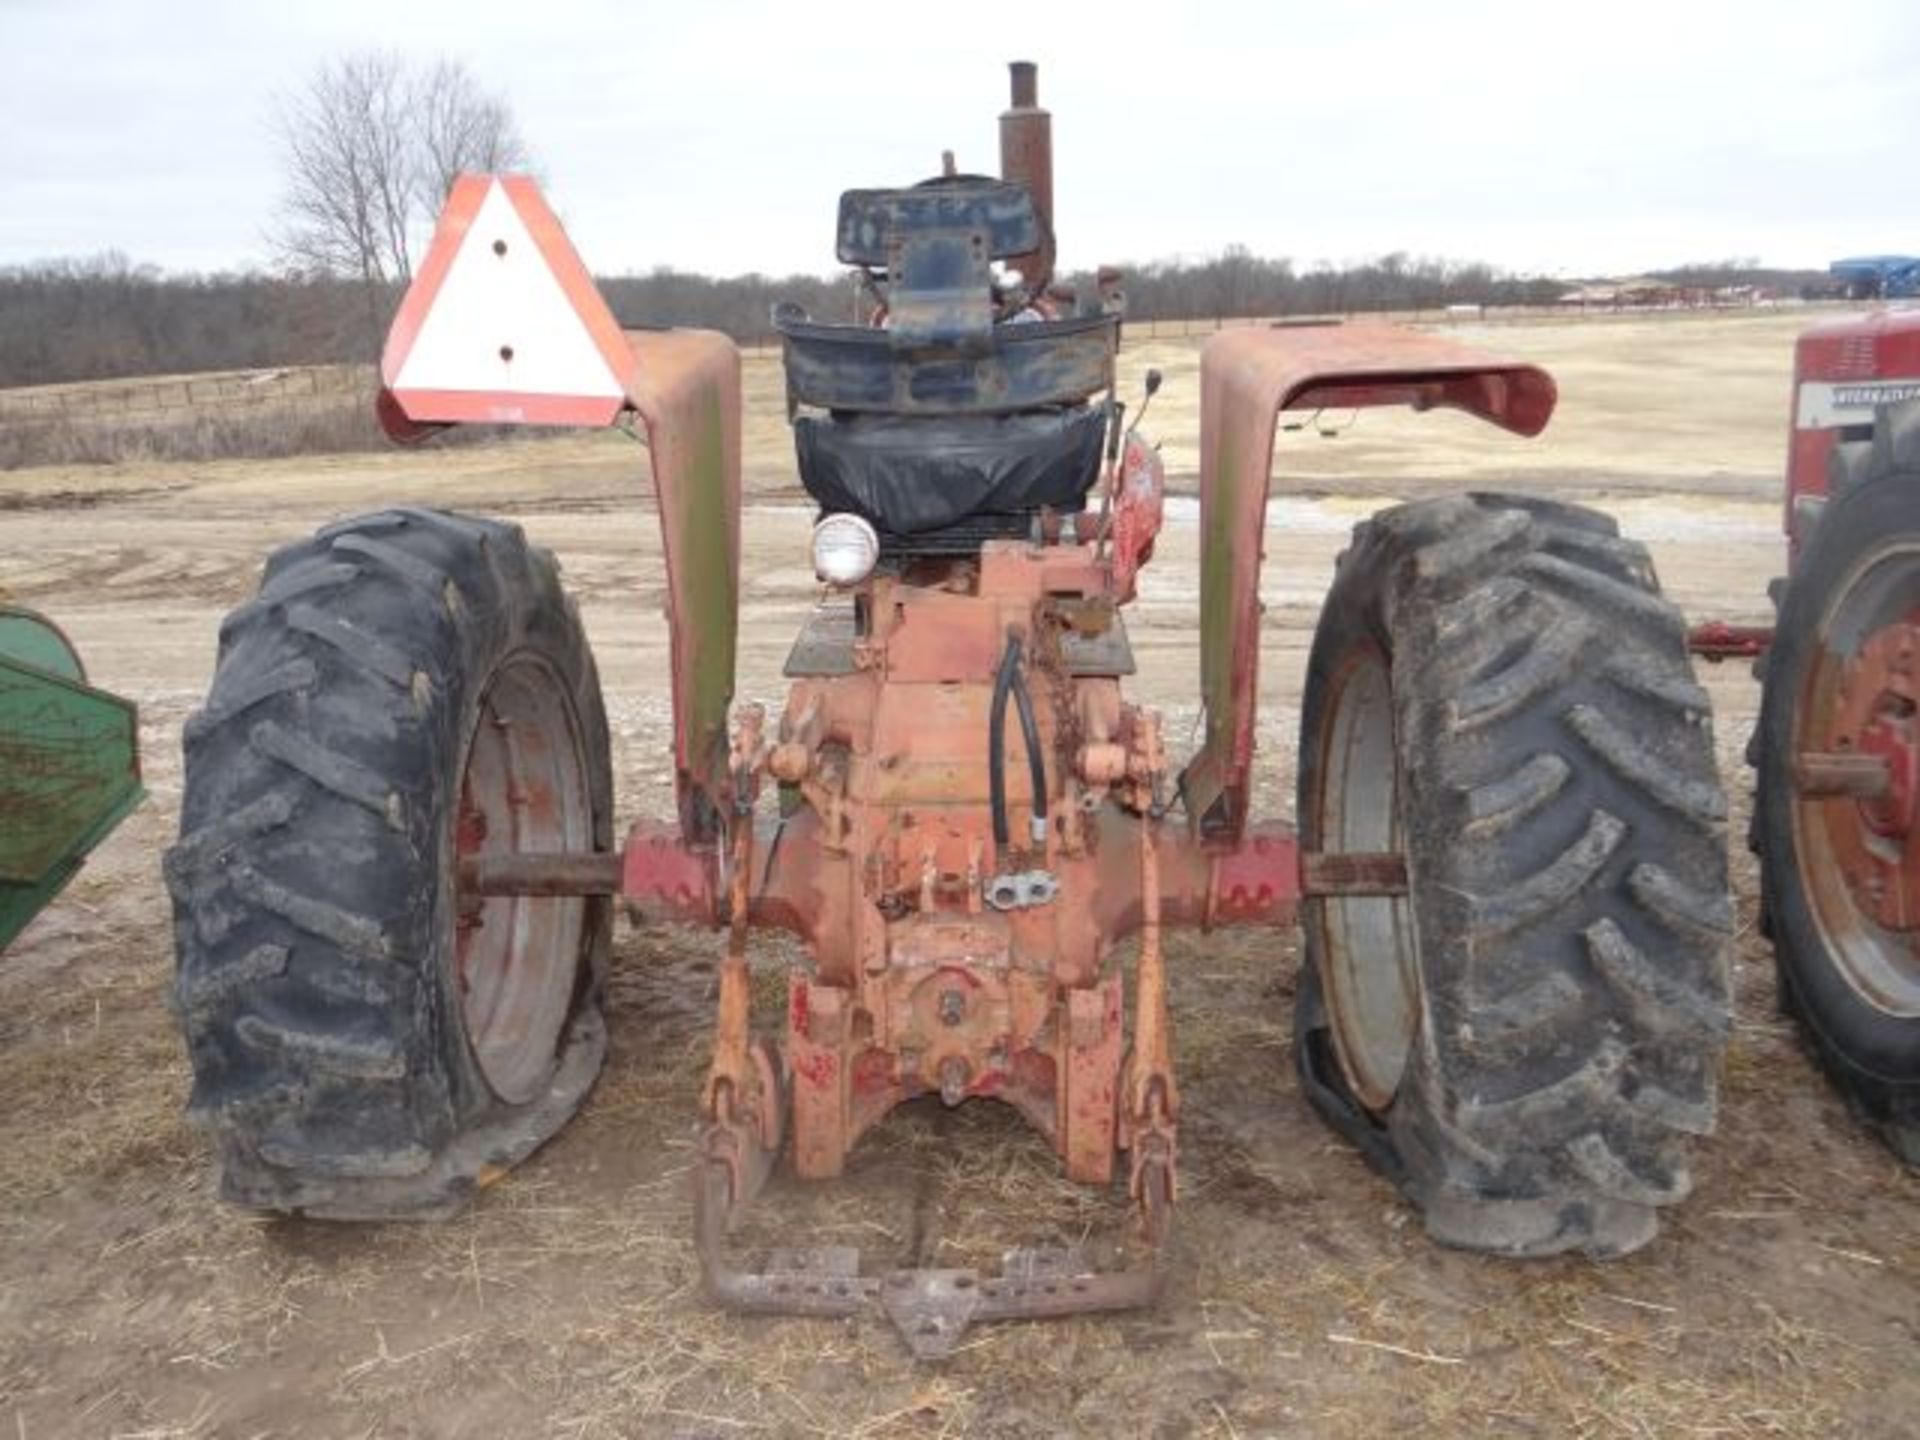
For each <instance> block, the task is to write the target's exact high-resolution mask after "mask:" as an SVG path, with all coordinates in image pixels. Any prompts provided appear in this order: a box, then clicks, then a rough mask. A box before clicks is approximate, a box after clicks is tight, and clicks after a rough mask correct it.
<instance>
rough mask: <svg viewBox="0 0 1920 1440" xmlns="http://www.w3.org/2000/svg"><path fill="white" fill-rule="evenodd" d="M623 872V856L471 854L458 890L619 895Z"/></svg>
mask: <svg viewBox="0 0 1920 1440" xmlns="http://www.w3.org/2000/svg"><path fill="white" fill-rule="evenodd" d="M622 873H623V861H622V859H621V857H620V856H619V855H617V854H613V853H610V852H598V851H591V850H588V851H581V852H578V853H572V852H567V851H556V852H552V853H549V854H541V853H539V852H529V851H515V852H512V853H508V854H496V855H470V856H467V857H465V858H463V859H462V860H461V861H460V874H459V888H460V890H461V892H462V893H463V894H468V895H617V894H619V893H620V879H621V875H622Z"/></svg>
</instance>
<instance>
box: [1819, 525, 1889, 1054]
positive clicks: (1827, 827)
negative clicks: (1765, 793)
mask: <svg viewBox="0 0 1920 1440" xmlns="http://www.w3.org/2000/svg"><path fill="white" fill-rule="evenodd" d="M1799 702H1800V703H1799V705H1798V707H1797V709H1796V711H1795V714H1794V717H1793V735H1792V749H1793V753H1794V754H1796V755H1800V754H1807V753H1823V752H1824V753H1839V754H1849V753H1851V754H1875V755H1879V756H1880V757H1881V758H1882V759H1883V760H1886V761H1888V763H1889V766H1890V774H1891V776H1892V780H1893V785H1892V793H1891V794H1890V795H1888V796H1883V797H1879V798H1876V799H1873V800H1860V799H1855V798H1853V797H1851V796H1846V795H1796V796H1795V798H1794V802H1793V804H1792V805H1791V807H1790V813H1791V817H1792V825H1793V831H1794V854H1795V855H1796V857H1797V858H1798V860H1799V865H1800V872H1801V881H1802V888H1803V890H1804V892H1805V894H1806V896H1807V902H1808V911H1809V913H1810V914H1811V916H1812V918H1813V922H1814V925H1815V927H1816V928H1817V929H1818V930H1819V932H1820V938H1821V941H1822V944H1823V947H1824V949H1825V951H1826V953H1827V954H1828V955H1830V956H1831V957H1832V958H1833V962H1834V965H1835V967H1836V969H1837V970H1838V971H1839V973H1840V975H1841V977H1842V978H1843V979H1844V980H1845V981H1846V982H1847V984H1848V985H1849V986H1851V987H1852V989H1853V990H1854V991H1855V993H1857V994H1858V995H1859V996H1860V997H1861V998H1862V999H1863V1000H1865V1001H1866V1002H1867V1003H1868V1004H1870V1005H1872V1006H1873V1007H1874V1008H1876V1009H1878V1010H1881V1011H1884V1012H1886V1013H1888V1014H1891V1015H1897V1016H1903V1017H1912V1016H1920V948H1916V947H1917V946H1920V826H1916V825H1914V824H1913V823H1912V821H1911V814H1912V809H1913V799H1914V796H1913V791H1912V784H1913V758H1914V749H1915V743H1914V742H1915V739H1916V736H1917V735H1920V546H1914V545H1911V544H1908V545H1895V546H1890V547H1885V548H1882V549H1880V550H1878V551H1876V552H1874V553H1872V554H1870V555H1868V556H1867V557H1866V558H1865V559H1863V560H1862V561H1861V563H1860V564H1858V565H1857V566H1856V567H1855V568H1854V570H1853V572H1852V574H1851V575H1849V576H1848V578H1847V580H1846V582H1845V583H1844V584H1843V585H1841V586H1840V587H1839V588H1838V590H1837V591H1836V592H1835V598H1834V600H1833V602H1832V603H1831V604H1830V605H1829V606H1828V608H1827V612H1826V614H1825V615H1824V616H1822V617H1821V621H1820V625H1819V629H1818V631H1817V632H1816V635H1815V638H1814V643H1813V653H1812V656H1811V658H1810V660H1809V663H1808V665H1807V671H1806V678H1805V682H1804V685H1803V688H1802V690H1801V692H1800V697H1799Z"/></svg>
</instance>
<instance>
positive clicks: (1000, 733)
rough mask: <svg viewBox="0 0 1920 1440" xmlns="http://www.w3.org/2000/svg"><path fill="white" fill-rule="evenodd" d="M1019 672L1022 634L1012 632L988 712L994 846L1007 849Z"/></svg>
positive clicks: (989, 779) (1001, 662)
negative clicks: (1010, 733)
mask: <svg viewBox="0 0 1920 1440" xmlns="http://www.w3.org/2000/svg"><path fill="white" fill-rule="evenodd" d="M1019 673H1020V637H1019V636H1018V635H1016V634H1013V633H1011V632H1009V634H1008V635H1007V648H1006V650H1005V652H1004V653H1002V655H1001V656H1000V669H999V672H998V673H997V674H995V675H994V677H993V707H992V709H990V710H989V711H988V712H987V796H988V804H989V805H990V806H991V808H992V810H993V848H994V851H995V853H996V854H1001V855H1004V854H1005V853H1006V851H1007V839H1008V833H1007V696H1008V694H1009V693H1010V692H1011V691H1012V689H1013V677H1014V676H1015V675H1017V674H1019Z"/></svg>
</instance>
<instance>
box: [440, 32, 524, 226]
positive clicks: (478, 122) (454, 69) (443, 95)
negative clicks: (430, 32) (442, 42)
mask: <svg viewBox="0 0 1920 1440" xmlns="http://www.w3.org/2000/svg"><path fill="white" fill-rule="evenodd" d="M414 104H415V108H416V109H417V111H418V113H419V119H420V132H419V137H418V138H419V145H420V151H419V155H418V157H417V162H416V165H415V175H414V186H415V191H416V198H417V199H418V201H419V202H420V204H421V206H422V207H423V208H425V209H426V211H427V212H428V213H429V214H436V213H438V211H439V209H440V207H441V206H442V205H444V204H445V203H446V199H447V194H448V192H449V191H451V190H452V189H453V182H454V181H455V180H457V179H458V178H459V177H460V175H461V173H462V172H463V171H467V170H481V171H499V170H524V169H526V168H527V167H528V165H529V163H530V162H529V157H528V154H527V147H526V144H525V142H524V141H522V140H521V138H520V131H519V129H518V127H517V126H515V124H514V122H513V112H512V111H511V110H510V109H509V108H508V107H507V102H506V100H505V99H504V98H502V97H501V96H498V95H489V94H488V93H487V92H486V91H484V90H482V89H481V88H480V86H479V84H478V83H477V82H476V81H475V80H474V78H473V76H472V74H471V73H469V71H468V70H467V68H466V67H465V66H464V65H462V64H460V63H459V62H458V61H452V60H441V61H439V62H438V63H437V64H435V65H434V66H433V68H432V69H430V70H428V71H427V72H426V73H425V74H424V75H422V76H421V77H420V78H419V81H418V83H417V85H416V86H415V90H414Z"/></svg>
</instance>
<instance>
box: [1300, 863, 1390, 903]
mask: <svg viewBox="0 0 1920 1440" xmlns="http://www.w3.org/2000/svg"><path fill="white" fill-rule="evenodd" d="M1300 891H1301V893H1302V894H1303V895H1307V896H1334V895H1404V894H1406V893H1407V860H1406V857H1405V856H1404V855H1396V854H1377V855H1336V854H1326V853H1309V854H1302V855H1301V857H1300Z"/></svg>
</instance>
